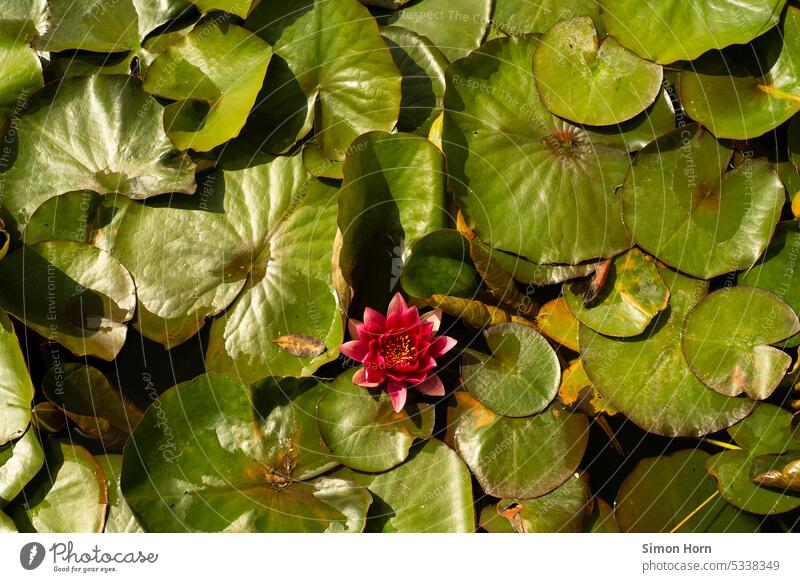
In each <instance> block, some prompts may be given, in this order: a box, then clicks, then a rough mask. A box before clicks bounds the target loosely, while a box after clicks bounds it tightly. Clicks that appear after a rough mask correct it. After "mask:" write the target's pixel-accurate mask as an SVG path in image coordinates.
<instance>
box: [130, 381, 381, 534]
mask: <svg viewBox="0 0 800 582" xmlns="http://www.w3.org/2000/svg"><path fill="white" fill-rule="evenodd" d="M277 382H278V384H279V386H280V380H278V381H277ZM265 390H266V391H267V393H266V394H262V392H263V391H265ZM275 390H276V387H275V385H274V383H272V382H268V383H264V384H260V385H257V386H255V387H253V388H252V389H248V388H247V387H246V386H244V385H243V384H241V383H239V382H237V381H235V380H233V379H231V378H228V377H226V376H222V375H219V374H208V375H204V376H200V377H198V378H196V379H195V380H192V381H191V382H186V383H184V384H180V385H178V386H176V387H174V388H171V389H169V390H168V391H166V392H164V393H163V394H161V396H160V398H159V400H158V403H159V405H158V406H156V405H153V406H151V407H150V408H148V409H147V411H145V415H144V419H143V420H142V422H141V423H139V425H138V426H137V427H136V429H135V430H134V432H133V435H132V436H131V439H130V440H129V441H128V444H127V445H126V447H125V453H124V455H123V461H122V478H121V487H122V492H123V494H124V496H125V499H126V500H127V502H128V504H129V505H130V508H131V510H132V511H133V514H134V515H135V516H136V519H137V520H138V522H139V523H140V524H141V525H142V527H143V528H144V529H145V530H146V531H150V532H153V531H162V532H163V531H207V532H210V531H238V532H247V531H251V532H252V531H257V532H287V531H292V532H293V531H297V532H301V531H303V532H322V531H326V530H327V531H341V530H348V531H360V530H361V529H363V527H364V521H365V516H366V513H367V508H368V506H369V503H370V496H369V494H368V493H367V492H366V491H365V490H364V489H361V488H359V487H357V486H356V485H355V484H353V483H349V482H347V481H343V480H341V479H330V478H325V477H323V478H319V479H316V480H314V481H300V480H298V479H297V477H298V476H303V475H304V473H305V472H306V471H308V470H309V468H310V467H314V468H319V459H318V456H317V455H316V454H312V455H307V456H304V455H301V453H302V452H304V451H302V449H301V446H302V443H304V442H308V441H306V440H305V439H306V438H309V436H308V435H304V436H301V437H298V436H297V431H298V428H299V430H300V431H301V434H302V431H303V428H306V427H308V426H309V423H308V422H307V420H305V419H303V420H302V421H300V422H301V423H302V426H298V423H297V422H296V420H295V419H296V418H297V417H296V416H295V414H296V413H298V412H299V411H300V410H301V409H306V410H307V407H306V406H305V405H303V406H301V407H300V408H295V407H292V408H291V413H289V411H290V409H287V407H286V406H285V405H277V404H276V398H275V397H274V396H273V395H274V394H275ZM278 390H280V388H279V387H278ZM301 463H302V464H301ZM315 470H316V469H315Z"/></svg>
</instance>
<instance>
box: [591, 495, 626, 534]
mask: <svg viewBox="0 0 800 582" xmlns="http://www.w3.org/2000/svg"><path fill="white" fill-rule="evenodd" d="M586 531H588V532H589V533H619V526H618V525H617V520H616V519H615V518H614V509H613V508H612V507H611V506H610V505H609V504H608V503H607V502H606V501H604V500H602V499H600V498H599V497H595V498H594V507H593V508H592V513H591V515H590V516H589V524H588V526H587V528H586Z"/></svg>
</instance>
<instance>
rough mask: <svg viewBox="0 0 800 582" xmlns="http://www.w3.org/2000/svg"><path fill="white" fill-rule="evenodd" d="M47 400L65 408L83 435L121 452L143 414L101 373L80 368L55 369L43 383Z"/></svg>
mask: <svg viewBox="0 0 800 582" xmlns="http://www.w3.org/2000/svg"><path fill="white" fill-rule="evenodd" d="M42 391H43V392H44V395H45V397H46V398H47V399H48V400H50V402H52V403H53V404H55V405H56V406H58V407H59V408H61V409H62V410H63V411H64V413H65V414H66V415H67V416H68V417H69V418H70V420H72V421H73V422H74V423H75V424H76V425H77V426H78V427H79V428H80V429H81V432H83V434H85V435H87V436H89V437H92V438H98V439H100V440H102V441H103V444H104V445H105V446H107V447H111V448H121V447H122V446H123V445H124V444H125V441H127V440H128V437H129V436H130V433H131V431H132V430H133V428H134V427H135V426H136V425H137V424H138V423H139V421H140V420H141V419H142V412H141V411H140V410H139V409H138V408H137V407H136V406H135V405H133V404H132V403H130V402H128V401H127V400H126V399H125V398H124V397H123V395H122V393H121V391H120V390H118V389H117V388H114V387H113V386H112V385H111V383H110V382H109V381H108V379H106V377H105V376H104V375H103V373H102V372H100V370H98V369H97V368H94V367H92V366H82V365H80V364H64V365H61V366H57V367H54V368H51V369H50V370H49V371H48V372H47V374H45V377H44V379H43V380H42Z"/></svg>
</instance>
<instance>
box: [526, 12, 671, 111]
mask: <svg viewBox="0 0 800 582" xmlns="http://www.w3.org/2000/svg"><path fill="white" fill-rule="evenodd" d="M540 43H541V44H540V46H539V48H538V49H536V52H535V53H534V56H533V74H534V76H535V77H536V88H537V90H538V92H539V97H541V99H542V102H543V103H544V105H545V107H547V109H548V110H550V111H551V112H552V113H554V114H556V115H558V116H560V117H564V118H566V119H569V120H571V121H574V122H576V123H585V124H589V125H613V124H618V123H622V122H623V121H627V120H629V119H631V118H633V117H636V116H637V115H638V114H639V113H641V112H642V111H644V110H645V109H646V108H647V107H649V106H650V105H651V104H652V103H653V102H654V101H655V100H656V97H657V96H658V94H659V93H660V92H661V81H662V77H663V72H662V70H661V67H660V66H659V65H656V64H654V63H651V62H650V61H647V60H645V59H642V58H640V57H638V56H637V55H636V54H634V53H632V52H631V51H629V50H628V49H626V48H625V47H623V46H622V45H621V44H619V43H618V42H617V41H616V40H615V39H614V38H613V37H610V36H609V37H606V38H605V39H603V40H600V39H599V38H598V35H597V31H596V30H595V27H594V23H593V21H592V19H591V18H589V17H588V16H585V17H579V18H574V19H572V20H564V21H561V22H558V23H556V24H554V25H553V27H552V28H550V29H549V30H548V31H547V33H545V34H544V36H542V38H541V41H540Z"/></svg>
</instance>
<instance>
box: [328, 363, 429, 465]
mask: <svg viewBox="0 0 800 582" xmlns="http://www.w3.org/2000/svg"><path fill="white" fill-rule="evenodd" d="M353 373H354V371H349V372H345V373H344V374H342V375H341V376H339V378H337V380H336V381H335V382H333V383H332V384H331V385H330V386H329V387H328V388H327V390H326V391H325V394H324V395H323V397H322V399H321V400H320V401H319V406H318V409H317V413H318V424H319V432H320V434H321V435H322V440H323V442H324V443H325V444H326V445H327V446H328V448H329V449H330V450H331V452H332V454H333V455H334V457H336V459H337V460H338V461H339V462H341V463H342V464H343V465H345V466H347V467H350V468H351V469H355V470H357V471H369V472H378V471H386V470H388V469H391V468H392V467H394V466H396V465H399V464H400V463H402V462H403V461H404V460H405V459H406V457H407V456H408V451H409V450H410V448H411V444H412V443H413V442H414V439H418V438H421V439H427V438H428V437H430V436H431V432H432V431H433V421H434V412H433V406H431V405H428V404H421V403H410V404H407V405H406V407H405V409H403V410H401V411H400V412H395V411H394V409H393V407H392V402H391V400H390V398H389V394H388V393H387V392H386V391H385V390H380V391H379V392H378V391H376V390H374V389H368V388H364V387H363V386H357V385H356V384H354V383H353Z"/></svg>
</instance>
